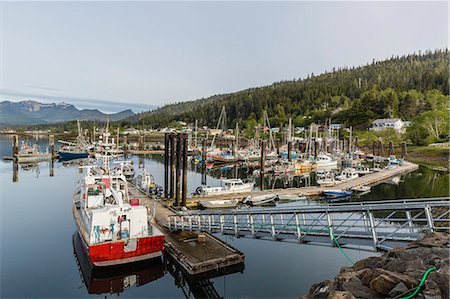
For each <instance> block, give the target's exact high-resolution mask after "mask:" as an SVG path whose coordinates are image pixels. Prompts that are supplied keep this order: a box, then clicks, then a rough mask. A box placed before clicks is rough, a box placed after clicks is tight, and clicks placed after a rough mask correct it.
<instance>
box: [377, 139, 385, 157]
mask: <svg viewBox="0 0 450 299" xmlns="http://www.w3.org/2000/svg"><path fill="white" fill-rule="evenodd" d="M379 145H380V148H379V150H380V154H379V155H378V156H383V154H384V144H383V141H379Z"/></svg>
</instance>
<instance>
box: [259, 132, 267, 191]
mask: <svg viewBox="0 0 450 299" xmlns="http://www.w3.org/2000/svg"><path fill="white" fill-rule="evenodd" d="M265 166H266V141H265V140H262V141H261V160H260V168H259V177H260V182H259V188H260V190H261V191H262V190H264V167H265Z"/></svg>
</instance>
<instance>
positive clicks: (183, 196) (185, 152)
mask: <svg viewBox="0 0 450 299" xmlns="http://www.w3.org/2000/svg"><path fill="white" fill-rule="evenodd" d="M187 157H188V145H187V135H186V134H184V138H183V184H182V187H181V205H182V206H183V207H185V206H186V195H187V175H188V173H187Z"/></svg>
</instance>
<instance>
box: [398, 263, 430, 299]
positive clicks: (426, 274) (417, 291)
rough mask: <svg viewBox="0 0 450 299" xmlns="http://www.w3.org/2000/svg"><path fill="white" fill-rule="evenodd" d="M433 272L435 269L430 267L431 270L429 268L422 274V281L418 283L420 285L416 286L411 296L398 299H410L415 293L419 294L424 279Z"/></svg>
mask: <svg viewBox="0 0 450 299" xmlns="http://www.w3.org/2000/svg"><path fill="white" fill-rule="evenodd" d="M434 270H436V267H431V268H429V269H428V270H427V271H426V272H425V273H424V274H423V276H422V280H421V281H420V283H419V285H418V286H417V288H416V290H415V291H414V293H412V294H411V295H408V296H406V297H401V298H400V299H410V298H412V297H414V296H416V295H417V293H419V291H420V288H421V287H422V285H423V284H424V283H425V279H427V276H428V274H429V273H430V272H431V271H434Z"/></svg>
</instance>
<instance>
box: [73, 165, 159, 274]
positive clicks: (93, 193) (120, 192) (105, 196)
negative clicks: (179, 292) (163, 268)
mask: <svg viewBox="0 0 450 299" xmlns="http://www.w3.org/2000/svg"><path fill="white" fill-rule="evenodd" d="M104 159H106V161H105V160H104V162H103V165H104V166H105V165H108V161H107V158H106V157H104ZM85 168H86V171H87V174H86V176H85V177H83V178H82V179H81V181H80V185H79V187H78V188H77V189H76V191H75V194H74V197H73V215H74V219H75V223H76V226H77V229H78V233H79V234H80V237H81V239H82V241H83V246H84V248H85V250H86V252H87V255H88V256H89V261H90V263H91V264H92V265H94V266H114V265H120V264H127V263H131V262H137V261H142V260H148V259H151V258H154V257H158V256H161V255H162V251H163V249H164V235H163V234H162V233H161V232H160V231H159V230H158V229H157V228H156V227H154V226H153V225H152V224H151V223H150V222H149V221H148V215H147V208H146V207H145V206H143V205H141V204H140V203H139V199H130V198H129V195H128V183H127V181H126V179H125V177H124V175H123V174H122V173H121V172H120V171H116V172H111V171H110V170H109V167H106V168H105V167H104V168H103V169H98V170H97V169H96V168H95V167H93V166H87V167H85Z"/></svg>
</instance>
